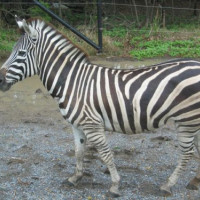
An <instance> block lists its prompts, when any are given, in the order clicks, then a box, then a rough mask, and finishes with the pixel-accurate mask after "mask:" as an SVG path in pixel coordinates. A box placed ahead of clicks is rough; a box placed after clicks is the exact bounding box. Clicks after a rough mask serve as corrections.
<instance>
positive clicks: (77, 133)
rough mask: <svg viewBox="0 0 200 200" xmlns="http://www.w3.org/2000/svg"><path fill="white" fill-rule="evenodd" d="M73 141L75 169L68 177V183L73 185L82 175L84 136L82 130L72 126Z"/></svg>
mask: <svg viewBox="0 0 200 200" xmlns="http://www.w3.org/2000/svg"><path fill="white" fill-rule="evenodd" d="M72 130H73V134H74V142H75V157H76V170H75V173H74V175H73V176H71V177H70V178H69V179H68V183H70V184H71V185H73V186H76V185H77V184H78V181H79V180H81V178H82V177H83V159H84V153H85V144H86V137H85V135H84V133H83V131H81V130H79V129H78V128H76V127H74V126H72Z"/></svg>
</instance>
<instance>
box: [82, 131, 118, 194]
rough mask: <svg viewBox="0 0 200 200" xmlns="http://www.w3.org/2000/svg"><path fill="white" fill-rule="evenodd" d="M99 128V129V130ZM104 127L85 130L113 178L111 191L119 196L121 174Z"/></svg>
mask: <svg viewBox="0 0 200 200" xmlns="http://www.w3.org/2000/svg"><path fill="white" fill-rule="evenodd" d="M97 130H98V131H97ZM104 131H105V130H104V128H97V127H93V128H85V129H84V132H85V134H86V137H87V140H88V141H89V142H90V143H91V144H92V145H93V146H94V147H95V148H96V149H97V151H98V153H99V156H100V158H101V159H102V161H103V162H104V163H105V164H106V166H107V168H108V170H109V172H110V175H111V180H112V186H111V188H110V190H109V193H110V195H111V196H112V197H119V196H120V192H119V182H120V176H119V174H118V172H117V169H116V166H115V164H114V158H113V154H112V152H111V150H110V148H109V146H108V143H107V141H106V137H105V133H104Z"/></svg>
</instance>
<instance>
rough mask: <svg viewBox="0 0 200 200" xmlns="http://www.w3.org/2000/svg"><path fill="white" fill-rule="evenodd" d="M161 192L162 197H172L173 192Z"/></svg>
mask: <svg viewBox="0 0 200 200" xmlns="http://www.w3.org/2000/svg"><path fill="white" fill-rule="evenodd" d="M160 192H161V195H162V196H163V197H169V196H172V192H171V191H166V190H160Z"/></svg>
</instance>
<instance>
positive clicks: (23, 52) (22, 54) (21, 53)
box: [18, 51, 26, 57]
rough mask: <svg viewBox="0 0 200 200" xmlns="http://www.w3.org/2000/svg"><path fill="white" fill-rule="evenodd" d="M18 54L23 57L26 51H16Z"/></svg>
mask: <svg viewBox="0 0 200 200" xmlns="http://www.w3.org/2000/svg"><path fill="white" fill-rule="evenodd" d="M18 56H21V57H25V56H26V51H19V52H18Z"/></svg>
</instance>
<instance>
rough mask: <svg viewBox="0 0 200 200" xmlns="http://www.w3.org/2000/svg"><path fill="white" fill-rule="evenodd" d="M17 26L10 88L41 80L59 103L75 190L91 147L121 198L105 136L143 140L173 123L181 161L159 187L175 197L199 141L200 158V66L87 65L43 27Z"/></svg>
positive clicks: (67, 43)
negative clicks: (69, 130)
mask: <svg viewBox="0 0 200 200" xmlns="http://www.w3.org/2000/svg"><path fill="white" fill-rule="evenodd" d="M17 23H18V25H19V27H20V28H21V30H22V31H23V32H24V33H23V35H22V36H21V38H20V39H19V41H18V43H17V44H16V46H15V48H14V49H13V52H12V54H11V56H10V57H9V58H8V60H7V61H6V62H5V64H4V65H3V67H2V68H3V69H4V70H6V74H5V79H6V83H10V84H13V83H15V82H17V81H20V80H23V79H24V78H26V77H28V76H32V75H34V74H39V76H40V79H41V81H42V82H43V84H44V86H45V87H46V88H47V90H48V91H49V93H50V94H51V95H52V97H53V98H55V99H56V101H57V102H58V104H59V108H60V111H61V113H62V115H63V117H64V118H65V119H66V120H67V121H68V122H70V123H71V124H72V127H73V132H74V136H75V145H76V158H77V167H76V171H75V174H74V175H73V176H72V177H70V178H69V182H70V183H71V184H74V185H76V184H77V182H78V180H79V179H80V178H81V177H82V175H83V156H84V146H85V143H86V140H88V141H89V142H90V143H91V144H93V145H94V146H95V147H96V148H97V150H98V152H99V154H100V156H101V158H102V160H103V161H104V162H105V164H106V165H107V167H108V169H109V170H110V174H111V178H112V187H111V189H110V192H111V193H113V194H115V195H119V191H118V186H119V179H120V178H119V175H118V173H117V170H116V168H115V164H114V162H113V156H112V153H111V151H110V149H109V147H108V144H107V142H106V138H105V131H107V130H109V131H116V132H122V133H126V134H133V133H140V132H143V131H152V130H154V129H156V128H159V127H162V126H163V125H164V124H166V123H167V122H168V121H169V120H173V121H174V122H175V123H176V126H177V130H178V141H179V145H180V149H181V152H182V159H181V160H180V161H179V163H178V166H177V167H176V169H175V171H174V172H173V174H172V175H171V176H170V178H169V180H168V181H167V183H166V184H165V185H163V186H162V187H161V189H162V190H163V191H165V192H168V193H170V188H171V186H173V185H174V184H175V183H176V182H177V179H178V176H179V175H180V173H181V171H183V169H184V168H185V165H186V163H187V162H188V160H189V158H190V157H191V155H192V153H193V147H194V138H195V144H196V147H197V149H198V151H200V147H199V146H200V145H199V143H198V142H199V141H200V139H199V136H198V134H197V133H198V131H199V129H200V114H199V111H200V101H199V99H200V98H199V97H200V62H198V61H194V60H190V59H181V60H173V61H168V62H165V63H161V64H157V65H153V66H150V67H145V68H139V69H133V70H130V69H129V70H119V69H110V68H104V67H101V66H98V65H94V64H92V63H90V62H89V60H88V58H87V56H86V54H85V53H84V52H83V51H81V50H80V49H79V48H78V47H76V46H75V45H73V44H72V43H71V42H70V41H69V40H68V39H67V38H66V37H64V36H63V35H62V34H61V33H59V32H58V31H56V30H55V29H54V28H53V27H51V26H50V25H48V24H46V23H44V22H43V21H41V20H39V19H33V20H30V21H29V22H28V24H27V23H26V21H21V20H19V19H18V18H17ZM3 69H2V70H3ZM199 171H200V170H199ZM196 178H200V173H197V176H196ZM193 182H194V180H193ZM193 182H191V183H190V186H191V185H192V184H193ZM193 185H194V184H193Z"/></svg>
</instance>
